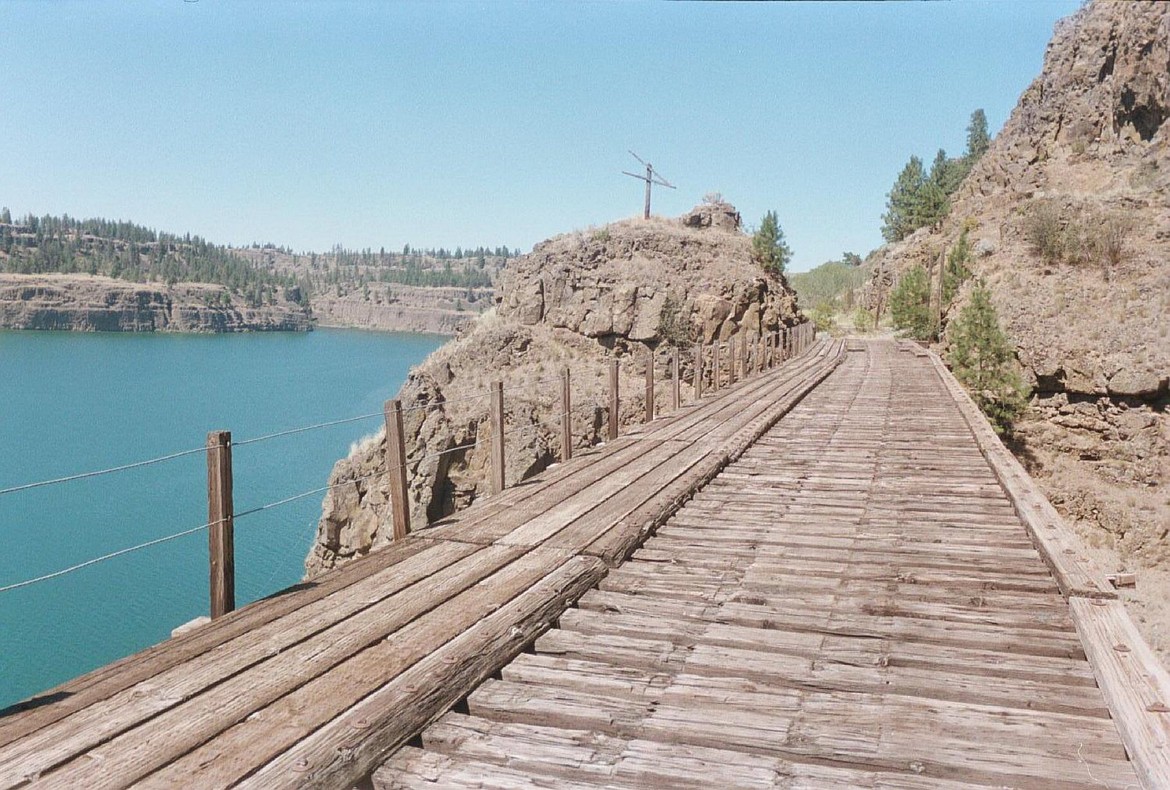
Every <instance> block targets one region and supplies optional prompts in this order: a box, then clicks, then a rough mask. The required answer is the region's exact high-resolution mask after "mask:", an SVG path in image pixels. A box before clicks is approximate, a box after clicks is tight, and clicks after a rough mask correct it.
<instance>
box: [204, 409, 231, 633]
mask: <svg viewBox="0 0 1170 790" xmlns="http://www.w3.org/2000/svg"><path fill="white" fill-rule="evenodd" d="M234 519H235V509H234V505H233V504H232V434H231V431H212V432H211V433H209V434H207V522H208V524H210V525H211V526H210V527H208V532H207V548H208V554H209V557H210V567H211V585H210V586H211V619H212V620H215V619H218V618H220V617H223V616H224V615H225V614H227V613H228V612H230V611H232V610H233V609H235V608H236V559H235V536H234V531H235V524H234Z"/></svg>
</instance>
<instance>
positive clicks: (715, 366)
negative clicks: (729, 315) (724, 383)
mask: <svg viewBox="0 0 1170 790" xmlns="http://www.w3.org/2000/svg"><path fill="white" fill-rule="evenodd" d="M719 346H720V343H719V341H718V340H716V341H715V342H714V343H712V344H711V391H712V392H718V391H719V372H720V371H719Z"/></svg>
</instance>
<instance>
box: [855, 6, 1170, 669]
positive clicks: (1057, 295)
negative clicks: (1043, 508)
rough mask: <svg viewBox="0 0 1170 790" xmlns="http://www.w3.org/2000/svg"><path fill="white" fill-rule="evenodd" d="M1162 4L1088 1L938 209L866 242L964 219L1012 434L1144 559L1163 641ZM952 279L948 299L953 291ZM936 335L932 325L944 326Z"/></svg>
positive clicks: (1166, 238) (1168, 184)
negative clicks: (999, 329) (1018, 402)
mask: <svg viewBox="0 0 1170 790" xmlns="http://www.w3.org/2000/svg"><path fill="white" fill-rule="evenodd" d="M1167 116H1170V3H1160V2H1137V1H1130V0H1126V1H1125V2H1112V1H1110V0H1095V1H1094V2H1092V3H1090V4H1088V5H1087V6H1086V7H1084V8H1082V9H1081V10H1080V11H1079V12H1077V13H1076V14H1074V15H1073V16H1072V17H1070V18H1068V19H1065V20H1063V21H1062V22H1060V23H1059V24H1058V26H1057V28H1056V31H1055V34H1054V36H1053V39H1052V41H1051V43H1050V44H1049V47H1048V51H1047V53H1046V55H1045V60H1044V70H1043V73H1042V74H1041V75H1040V76H1039V77H1037V78H1036V80H1035V81H1034V82H1033V83H1032V85H1031V86H1029V87H1028V89H1027V90H1026V91H1025V92H1024V94H1023V95H1022V96H1021V98H1020V101H1019V104H1018V105H1017V107H1016V109H1015V111H1014V112H1013V113H1012V115H1011V118H1010V119H1009V120H1008V122H1007V123H1006V124H1005V126H1004V128H1003V130H1002V131H1001V132H1000V134H999V135H998V137H997V138H996V139H995V141H994V142H993V143H992V146H991V148H990V150H989V151H988V152H987V154H986V155H984V156H983V158H982V159H981V160H980V161H979V162H978V163H977V164H976V165H975V167H974V169H973V170H972V171H971V173H970V174H969V176H968V177H967V179H966V180H965V181H964V182H963V184H962V185H961V186H960V188H959V190H958V192H957V193H956V195H955V200H954V203H953V206H952V209H951V212H950V214H949V217H948V219H947V220H946V221H945V222H943V223H942V225H941V227H939V228H936V229H933V230H932V229H923V230H920V231H918V232H917V233H915V234H914V235H913V236H911V237H909V238H908V239H906V240H905V241H903V242H900V243H898V244H894V245H890V246H888V247H886V248H885V249H883V250H882V251H881V253H880V254H879V255H878V256H876V260H875V263H876V264H877V267H876V268H877V269H878V270H879V271H884V272H885V273H886V276H887V277H889V278H890V279H894V278H896V276H897V273H898V272H902V271H905V270H906V269H907V268H908V267H910V266H912V265H914V264H921V265H924V266H927V267H929V265H930V263H932V262H934V261H937V260H938V258H939V256H940V254H941V253H943V252H944V251H946V250H948V249H950V248H951V247H952V246H953V245H954V244H955V242H956V240H957V239H958V236H959V234H960V232H961V229H962V228H963V226H964V225H966V227H968V228H969V234H970V238H971V241H972V243H973V248H974V250H975V260H974V262H973V269H974V273H975V274H976V275H977V276H978V277H979V278H981V279H982V280H983V281H984V282H986V283H987V284H988V286H989V287H990V289H991V292H992V297H993V301H994V303H995V306H996V308H997V309H998V311H999V314H1000V318H1001V323H1002V324H1003V326H1004V328H1005V329H1006V330H1007V331H1008V333H1009V335H1010V336H1011V337H1012V338H1013V340H1014V341H1015V343H1016V345H1017V348H1018V357H1019V361H1020V363H1021V365H1022V367H1023V369H1024V371H1025V373H1026V376H1027V378H1028V379H1029V381H1030V383H1031V384H1032V385H1033V387H1034V391H1035V394H1034V398H1033V402H1032V408H1031V412H1030V415H1029V418H1028V419H1027V420H1026V421H1025V422H1024V423H1023V424H1022V425H1021V426H1020V427H1019V431H1018V433H1019V442H1018V447H1017V450H1018V451H1019V452H1020V453H1021V455H1022V457H1023V459H1024V460H1025V461H1026V462H1027V463H1028V464H1029V466H1030V468H1031V470H1032V472H1033V473H1034V474H1035V475H1036V476H1037V478H1038V479H1039V480H1040V481H1041V483H1042V484H1043V485H1045V486H1046V488H1047V491H1048V494H1049V496H1050V498H1051V499H1052V500H1053V501H1054V503H1056V504H1057V506H1058V507H1060V508H1062V509H1063V510H1064V511H1065V513H1066V514H1067V515H1068V516H1069V517H1071V519H1072V520H1073V521H1074V522H1075V523H1076V524H1077V525H1078V528H1079V530H1080V531H1081V532H1082V534H1083V536H1084V537H1085V539H1086V541H1087V542H1088V543H1089V544H1090V545H1093V546H1096V547H1098V549H1099V550H1100V552H1101V554H1102V557H1103V559H1104V560H1105V561H1106V562H1107V563H1108V564H1111V565H1113V566H1115V567H1123V566H1128V567H1131V568H1134V569H1142V570H1141V572H1140V573H1139V576H1138V586H1137V589H1136V591H1135V592H1133V593H1130V594H1131V597H1133V598H1134V605H1135V608H1137V610H1138V612H1137V616H1138V619H1139V620H1144V627H1145V628H1146V629H1147V637H1148V638H1149V639H1150V640H1151V642H1153V643H1154V644H1155V645H1156V646H1157V647H1159V648H1160V649H1161V650H1162V651H1163V656H1166V655H1167V652H1166V651H1168V650H1170V610H1168V609H1167V607H1168V606H1170V604H1168V603H1167V602H1168V601H1170V595H1167V592H1170V540H1168V538H1167V534H1168V530H1170V416H1168V415H1167V411H1166V407H1167V401H1168V387H1170V124H1167V123H1166V122H1165V121H1166V118H1167ZM962 302H963V295H962V294H961V295H960V297H959V299H958V300H957V302H956V303H955V304H954V305H952V306H951V307H950V315H954V314H955V312H956V311H957V310H958V309H959V308H960V307H961V305H962ZM944 341H945V336H944Z"/></svg>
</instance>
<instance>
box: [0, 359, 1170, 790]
mask: <svg viewBox="0 0 1170 790" xmlns="http://www.w3.org/2000/svg"><path fill="white" fill-rule="evenodd" d="M952 383H953V382H950V381H949V380H948V379H947V378H946V377H945V376H943V377H940V375H939V373H938V371H937V362H936V361H934V360H932V359H931V358H929V357H927V356H923V355H920V354H916V353H912V352H910V351H906V350H903V351H898V350H896V348H895V346H894V345H893V344H890V343H886V344H882V343H875V344H866V345H856V346H855V347H854V348H853V350H850V351H848V352H846V351H845V350H844V348H843V346H842V344H840V343H827V342H822V343H820V344H818V345H816V346H815V347H814V348H813V349H812V350H811V351H810V352H809V353H806V354H805V355H804V356H803V357H801V358H798V359H796V360H791V361H789V362H787V363H785V364H784V365H783V366H781V367H780V368H778V369H776V370H774V371H771V372H769V373H766V374H763V375H759V376H756V377H753V378H750V379H748V380H747V381H743V382H740V383H739V384H737V385H736V386H735V387H733V388H731V389H729V390H724V391H721V392H719V393H717V394H716V395H715V396H714V397H711V398H705V399H704V401H703V402H702V403H701V404H699V405H692V406H688V407H685V408H684V409H682V410H681V411H679V412H677V413H675V414H673V415H668V416H667V417H666V418H664V419H659V420H656V421H655V422H654V423H652V424H651V425H649V426H645V427H642V428H640V429H638V430H637V431H635V432H633V433H632V434H631V435H629V436H624V437H622V438H621V439H619V440H617V441H616V442H612V443H611V444H610V445H609V446H608V447H606V448H604V449H603V450H596V451H593V452H590V453H587V454H584V455H582V456H580V457H577V458H574V459H573V460H572V461H571V462H569V463H566V464H563V465H561V466H558V467H555V468H553V469H551V470H549V471H548V472H546V473H545V474H544V475H542V476H540V477H539V478H536V479H534V480H532V481H527V482H526V483H524V484H521V485H519V486H517V487H515V488H512V489H509V490H508V491H505V492H504V493H503V494H501V495H498V496H496V497H492V498H490V499H488V500H486V501H484V502H483V503H481V504H479V505H477V506H475V507H473V508H471V509H469V510H467V511H465V512H464V513H461V514H459V515H458V516H457V517H454V518H452V519H451V520H450V521H449V522H447V523H445V524H442V525H440V526H437V527H435V528H433V529H429V530H426V531H424V532H422V533H420V534H417V535H412V536H410V537H409V538H408V539H407V540H406V541H404V542H403V543H400V544H395V545H394V546H392V547H390V548H387V549H385V550H383V551H379V552H376V553H375V554H372V555H370V556H369V557H367V558H364V559H362V560H359V561H357V562H354V563H351V564H350V565H348V566H346V567H344V568H341V569H339V570H337V571H335V572H332V573H330V574H327V575H325V576H324V577H322V578H321V579H319V580H318V581H317V582H316V583H314V584H309V585H304V586H302V587H300V588H297V589H294V590H290V591H288V592H286V593H284V594H281V595H278V596H275V597H273V598H271V599H268V600H266V601H262V602H260V603H257V604H254V605H252V606H248V607H245V608H244V609H242V610H240V611H238V612H235V613H232V614H230V615H228V616H226V617H224V618H222V619H220V620H217V621H215V622H214V623H212V624H211V625H209V626H205V627H203V628H200V629H197V630H196V631H194V632H191V633H188V634H185V635H184V636H182V637H179V638H176V639H172V640H170V641H168V642H167V643H164V644H162V645H159V646H157V647H155V648H152V649H150V650H147V651H145V652H143V653H141V654H138V655H136V656H131V657H129V658H127V659H124V660H123V661H120V662H118V663H116V664H113V665H110V666H108V667H105V668H103V669H100V670H97V671H96V672H93V673H90V674H89V675H86V676H83V677H81V678H78V679H77V680H75V681H72V682H71V683H68V684H66V685H64V686H62V687H60V688H58V689H55V690H53V691H52V692H49V693H47V694H45V695H43V696H42V697H40V698H37V699H34V700H30V701H29V702H28V703H26V705H25V709H24V710H22V711H19V712H15V713H11V714H8V715H4V716H0V788H9V787H23V786H26V785H27V786H34V787H40V786H44V787H86V788H104V787H111V788H113V787H126V786H141V787H195V788H203V787H229V786H242V787H256V788H273V787H337V788H342V787H352V786H354V783H355V782H357V783H361V784H362V785H363V786H365V787H370V786H371V785H372V786H373V787H377V788H387V787H395V788H397V787H409V788H428V790H437V789H438V788H448V787H450V788H460V787H476V788H480V787H484V788H503V787H509V788H511V787H555V788H569V789H570V790H571V789H572V788H575V787H599V786H600V787H614V788H629V787H647V786H654V787H696V788H697V787H704V788H705V787H883V788H885V787H906V788H925V787H943V788H950V787H955V788H957V787H972V786H978V787H1004V786H1006V787H1028V788H1086V789H1087V788H1100V787H1113V788H1119V789H1120V788H1123V787H1127V786H1128V787H1139V786H1145V787H1157V786H1160V785H1159V784H1158V783H1157V782H1158V781H1159V779H1158V777H1160V776H1170V773H1166V774H1160V773H1158V771H1159V770H1161V765H1160V763H1159V760H1164V759H1165V749H1164V745H1165V740H1166V739H1165V731H1166V730H1165V720H1166V715H1165V714H1164V713H1162V712H1160V709H1159V708H1158V707H1157V705H1158V704H1161V703H1160V702H1159V699H1168V698H1167V697H1165V696H1163V697H1160V698H1159V696H1158V695H1162V694H1164V693H1165V692H1166V691H1167V690H1168V689H1170V681H1168V680H1167V679H1166V678H1165V672H1164V671H1161V674H1160V675H1159V674H1158V672H1157V671H1154V670H1152V669H1151V666H1156V661H1155V662H1154V663H1153V665H1151V664H1150V661H1152V660H1153V659H1152V656H1148V655H1147V653H1148V650H1146V649H1145V646H1144V643H1141V640H1140V638H1139V637H1137V636H1136V633H1130V632H1129V631H1127V630H1126V629H1127V628H1130V629H1131V628H1132V625H1131V624H1128V619H1127V618H1126V617H1125V616H1124V610H1123V609H1120V608H1119V607H1120V604H1118V603H1117V602H1116V601H1111V600H1108V599H1109V598H1110V597H1111V595H1112V594H1111V593H1110V591H1109V590H1108V588H1107V586H1106V585H1105V584H1104V583H1103V582H1102V581H1101V580H1100V579H1098V578H1097V577H1096V576H1094V572H1093V569H1092V568H1091V567H1089V566H1088V565H1087V564H1086V563H1085V562H1084V561H1083V560H1082V559H1081V558H1079V557H1077V556H1076V554H1075V549H1073V548H1070V547H1069V545H1068V544H1067V542H1066V543H1062V542H1061V541H1062V540H1063V539H1062V538H1061V536H1060V534H1059V530H1052V533H1053V534H1048V532H1046V530H1049V529H1050V528H1049V523H1050V522H1048V521H1045V519H1048V518H1049V517H1050V515H1051V514H1049V513H1048V511H1046V510H1045V509H1044V506H1045V505H1047V503H1046V502H1043V503H1041V502H1038V501H1036V500H1035V491H1034V488H1032V487H1031V486H1030V483H1029V482H1028V481H1027V480H1026V479H1023V478H1021V477H1020V476H1019V472H1018V470H1016V469H1014V468H1012V467H1011V466H1010V461H1008V460H1005V459H1002V458H999V457H998V455H996V452H997V451H996V450H995V447H996V446H998V445H995V444H994V443H989V442H988V441H987V437H986V436H981V435H980V433H979V431H978V430H976V431H975V432H974V433H973V431H972V427H971V426H975V427H976V428H977V427H978V425H977V424H976V423H975V422H973V420H974V419H975V418H974V417H973V416H972V415H971V413H970V403H969V401H968V402H964V400H963V398H962V397H961V396H960V395H957V394H956V393H955V392H954V391H953V390H952V388H951V387H952ZM1000 450H1002V448H1000ZM988 459H990V461H989V460H988ZM696 491H698V493H697V494H695V492H696ZM1005 492H1006V493H1005ZM692 497H693V498H692ZM1048 507H1050V506H1048ZM664 521H665V524H664V523H663V522H664ZM1041 522H1044V523H1041ZM648 537H649V540H647V538H648ZM1036 546H1039V547H1040V549H1041V551H1038V550H1037V548H1036ZM639 547H641V548H639ZM1065 552H1069V553H1067V554H1065ZM631 553H632V554H633V556H632V558H631V559H629V560H628V561H625V562H624V564H623V561H624V560H626V558H627V557H630V555H631ZM1042 553H1043V555H1044V557H1043V559H1042V557H1041V554H1042ZM1046 563H1048V564H1047V565H1046ZM1062 592H1063V593H1064V594H1065V595H1072V596H1073V598H1071V599H1070V600H1071V601H1072V605H1071V607H1070V604H1069V603H1068V602H1066V600H1065V597H1063V596H1062ZM574 602H577V603H576V605H575V606H574V607H573V608H569V609H567V610H566V607H569V606H570V605H571V604H573V603H574ZM1070 612H1071V615H1070ZM1074 621H1075V622H1074ZM550 625H555V626H556V627H555V628H553V630H548V629H549V626H550ZM1078 627H1079V628H1080V629H1081V632H1082V636H1083V637H1084V641H1083V642H1082V638H1081V637H1079V636H1078V632H1077V630H1076V629H1077V628H1078ZM534 640H535V644H533V643H534ZM1119 640H1121V641H1119ZM1085 645H1087V646H1088V647H1089V654H1090V656H1095V658H1094V661H1093V665H1092V666H1090V663H1089V662H1088V661H1087V660H1086V651H1085V647H1084V646H1085ZM1118 645H1121V647H1123V648H1124V649H1118ZM526 650H527V651H528V652H523V651H526ZM1143 650H1144V651H1145V652H1143ZM1098 682H1100V684H1101V688H1098ZM469 692H470V695H469ZM1103 692H1104V693H1103ZM1127 706H1128V707H1127ZM1111 711H1112V712H1113V714H1114V716H1118V718H1117V719H1113V718H1111ZM1119 711H1120V712H1121V713H1120V715H1119V714H1118V712H1119ZM1119 727H1120V729H1121V734H1119V731H1118V730H1119ZM420 733H421V736H420ZM1159 738H1160V739H1161V740H1159ZM1123 740H1124V742H1125V744H1126V746H1124V747H1123ZM1135 744H1136V746H1135ZM1127 747H1128V748H1129V750H1130V752H1131V755H1132V756H1134V761H1133V762H1130V761H1129V760H1127V757H1126V748H1127ZM1147 747H1148V748H1147ZM387 758H389V759H387ZM1135 768H1136V769H1137V770H1136V771H1135ZM371 772H373V775H372V777H371ZM1139 782H1140V784H1139Z"/></svg>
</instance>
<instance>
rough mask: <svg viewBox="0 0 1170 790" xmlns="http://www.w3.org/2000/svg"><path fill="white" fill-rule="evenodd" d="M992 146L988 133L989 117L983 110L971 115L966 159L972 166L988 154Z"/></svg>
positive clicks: (968, 126) (968, 125)
mask: <svg viewBox="0 0 1170 790" xmlns="http://www.w3.org/2000/svg"><path fill="white" fill-rule="evenodd" d="M990 146H991V135H989V134H988V133H987V116H986V115H985V114H984V113H983V110H982V108H980V109H978V110H976V111H975V112H973V113H971V122H970V123H968V124H967V153H966V154H965V155H964V158H965V159H967V160H968V161H969V162H971V163H972V164H974V163H975V160H977V159H978V158H979V157H981V156H983V155H984V154H985V153H987V149H988V148H989V147H990Z"/></svg>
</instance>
